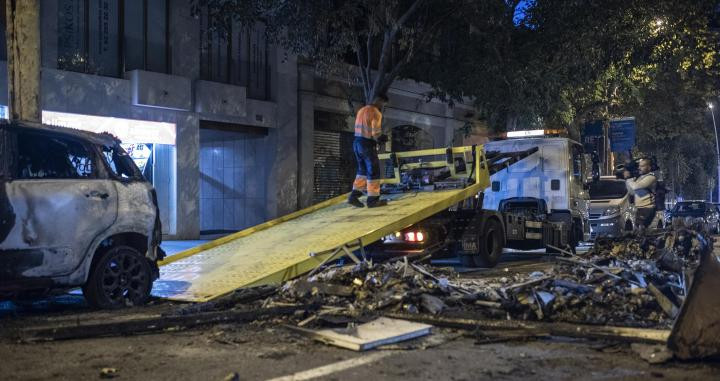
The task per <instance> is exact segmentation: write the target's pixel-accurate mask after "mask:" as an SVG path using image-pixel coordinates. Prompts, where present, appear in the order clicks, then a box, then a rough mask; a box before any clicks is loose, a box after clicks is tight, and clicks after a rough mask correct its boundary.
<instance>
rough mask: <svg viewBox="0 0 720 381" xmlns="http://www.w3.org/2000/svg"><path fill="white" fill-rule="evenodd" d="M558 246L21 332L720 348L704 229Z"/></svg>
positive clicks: (356, 267) (651, 355) (680, 352)
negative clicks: (490, 268)
mask: <svg viewBox="0 0 720 381" xmlns="http://www.w3.org/2000/svg"><path fill="white" fill-rule="evenodd" d="M556 251H558V252H560V253H561V255H559V256H549V257H546V258H545V259H544V261H541V262H542V264H541V266H539V267H535V268H533V269H532V270H529V271H520V272H513V271H510V270H509V269H505V271H502V270H500V271H495V272H494V273H489V274H484V275H483V276H482V277H468V276H466V275H464V276H463V277H460V275H459V274H458V273H457V272H456V271H455V270H454V269H452V268H444V267H432V266H430V265H427V264H421V263H420V261H417V260H416V261H413V260H410V259H408V258H407V257H398V258H394V259H391V260H388V261H386V262H383V263H373V262H372V261H360V262H359V263H352V264H350V265H327V266H326V267H324V268H321V269H318V270H317V271H313V272H312V273H310V274H309V275H306V276H303V277H300V278H296V279H294V280H291V281H288V282H285V283H284V284H282V285H280V286H261V287H255V288H247V289H239V290H237V291H235V292H233V293H230V294H228V295H226V296H223V297H221V298H218V299H216V300H214V301H210V302H206V303H196V304H189V305H183V306H181V307H178V308H175V309H174V310H173V311H171V312H170V313H165V314H163V315H162V316H157V317H152V318H144V319H133V320H129V321H121V322H116V321H109V322H106V323H105V322H103V323H99V324H93V325H82V324H80V325H73V326H63V327H51V328H41V329H32V330H25V331H24V332H23V335H22V336H23V339H25V340H30V341H33V340H62V339H71V338H87V337H98V336H112V335H125V334H137V333H145V332H157V331H162V330H180V329H188V328H192V327H197V326H202V325H211V324H236V323H242V322H251V321H261V322H262V324H272V325H279V326H284V327H287V328H290V329H291V330H292V331H294V332H300V333H301V334H303V335H306V336H310V337H313V338H315V339H318V340H321V341H323V342H326V343H330V344H333V345H337V346H341V347H344V348H350V349H353V350H367V349H370V348H374V347H382V346H383V345H385V346H386V345H388V343H395V342H397V341H402V340H407V339H409V338H413V337H417V336H422V335H427V334H428V333H429V331H430V327H431V326H430V325H427V324H431V325H432V326H437V327H444V328H451V329H461V330H464V331H471V332H473V333H474V337H475V339H476V343H477V344H479V345H482V344H488V343H494V342H504V341H517V340H531V339H538V338H543V337H549V336H566V337H576V338H595V339H602V340H610V341H614V342H622V341H625V342H632V343H647V344H654V345H658V344H661V346H662V347H663V348H665V347H667V348H669V349H670V350H671V351H672V352H669V351H660V350H658V349H657V348H654V347H653V348H650V347H641V346H636V347H635V350H636V351H637V352H638V353H640V355H641V356H642V357H643V358H646V359H647V360H648V361H650V362H653V363H655V362H660V361H666V360H667V359H666V358H665V357H667V353H665V352H668V353H671V354H672V355H674V356H675V357H677V358H679V359H691V358H704V357H709V356H714V355H717V354H719V353H720V347H719V345H718V343H719V342H720V332H718V331H719V330H720V328H718V327H720V325H719V324H717V320H718V316H720V310H719V308H720V306H719V305H718V303H717V302H716V298H715V294H714V293H715V292H716V290H718V289H720V277H718V276H717V274H720V262H718V258H717V257H716V256H715V255H714V254H713V253H712V241H711V239H710V238H709V236H707V235H704V234H703V233H698V232H696V231H692V230H688V229H678V230H672V231H663V232H655V233H650V232H645V233H644V234H639V235H627V236H624V237H620V238H613V239H609V238H599V239H598V240H597V241H596V243H595V246H594V247H592V248H591V249H590V250H589V251H588V252H587V253H584V254H580V255H578V254H574V253H572V252H569V251H566V250H562V249H559V248H558V249H557V250H556ZM698 267H699V269H698ZM392 319H400V320H392ZM391 323H392V324H391ZM417 323H423V325H422V328H419V327H417V326H415V324H417ZM405 328H407V329H408V330H404V329H405ZM410 328H412V329H410ZM415 328H417V329H418V330H415ZM671 329H672V331H671ZM426 341H427V340H426ZM430 341H432V340H429V341H428V342H430ZM436 341H437V342H442V340H436ZM395 345H398V344H395ZM423 345H424V344H418V345H416V347H423ZM648 348H650V349H648Z"/></svg>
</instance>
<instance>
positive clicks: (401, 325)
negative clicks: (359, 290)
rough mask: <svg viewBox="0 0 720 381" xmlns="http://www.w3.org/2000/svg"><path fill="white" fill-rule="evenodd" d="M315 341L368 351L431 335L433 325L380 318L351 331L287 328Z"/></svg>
mask: <svg viewBox="0 0 720 381" xmlns="http://www.w3.org/2000/svg"><path fill="white" fill-rule="evenodd" d="M286 327H288V328H290V329H292V330H295V331H298V332H300V333H302V334H304V335H306V336H309V337H312V338H313V339H315V340H318V341H322V342H324V343H327V344H331V345H335V346H338V347H341V348H347V349H351V350H354V351H366V350H368V349H372V348H375V347H378V346H381V345H387V344H393V343H398V342H401V341H405V340H410V339H414V338H416V337H421V336H425V335H428V334H430V330H431V329H432V326H431V325H427V324H419V323H414V322H410V321H407V320H400V319H390V318H386V317H380V318H378V319H375V320H373V321H371V322H368V323H365V324H360V325H358V326H356V327H353V328H350V329H347V328H346V329H321V330H311V329H306V328H300V327H296V326H290V325H288V326H286Z"/></svg>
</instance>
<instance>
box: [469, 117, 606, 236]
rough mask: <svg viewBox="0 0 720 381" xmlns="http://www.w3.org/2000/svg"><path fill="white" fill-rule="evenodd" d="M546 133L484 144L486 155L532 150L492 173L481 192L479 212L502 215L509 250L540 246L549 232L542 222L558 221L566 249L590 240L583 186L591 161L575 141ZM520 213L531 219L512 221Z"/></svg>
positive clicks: (522, 134) (589, 175)
mask: <svg viewBox="0 0 720 381" xmlns="http://www.w3.org/2000/svg"><path fill="white" fill-rule="evenodd" d="M549 134H555V131H544V130H537V131H517V132H515V133H512V132H510V133H508V139H507V140H499V141H492V142H489V143H486V144H485V150H486V152H494V151H498V152H515V151H522V150H525V149H528V148H530V147H538V151H537V152H536V153H534V154H533V155H530V156H528V157H526V158H525V159H523V160H521V161H519V162H518V163H516V164H514V165H512V166H509V167H508V168H506V169H504V170H502V171H499V172H497V173H495V174H493V175H492V176H491V177H490V187H488V188H487V189H485V192H484V194H485V199H484V203H483V208H484V209H489V210H496V211H498V212H500V213H503V214H504V215H505V216H506V217H505V218H506V224H507V225H508V226H507V229H508V242H507V247H509V248H513V249H519V250H531V249H541V248H544V247H545V243H546V242H547V237H545V236H546V235H547V234H549V233H548V231H547V229H546V228H544V227H543V225H542V223H541V222H542V221H548V222H554V223H562V224H563V225H564V229H561V230H562V231H564V232H563V234H567V241H568V242H569V243H570V245H571V246H572V245H577V244H579V243H580V242H582V241H587V240H589V239H590V225H589V223H588V199H589V196H588V191H587V187H588V184H589V182H591V179H592V177H593V176H592V159H591V157H590V155H587V154H585V153H584V152H583V148H582V146H581V145H580V143H578V142H576V141H573V140H571V139H568V138H566V137H547V135H549ZM523 215H524V216H526V217H528V218H530V219H532V220H535V221H518V216H523ZM513 229H515V230H517V232H516V234H513ZM573 247H574V246H573Z"/></svg>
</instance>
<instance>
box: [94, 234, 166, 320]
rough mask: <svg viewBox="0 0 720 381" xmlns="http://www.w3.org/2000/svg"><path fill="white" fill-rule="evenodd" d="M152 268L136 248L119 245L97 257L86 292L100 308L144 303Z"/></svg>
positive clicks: (150, 284) (148, 292) (148, 294)
mask: <svg viewBox="0 0 720 381" xmlns="http://www.w3.org/2000/svg"><path fill="white" fill-rule="evenodd" d="M151 288H152V268H151V266H150V262H148V260H147V259H146V258H145V257H144V256H143V255H142V254H140V252H139V251H137V250H136V249H134V248H132V247H129V246H116V247H113V248H111V249H110V250H108V251H105V252H103V253H102V254H100V257H98V258H96V260H95V261H94V264H93V266H92V268H91V269H90V276H89V277H88V281H87V283H86V284H85V286H83V295H85V299H87V301H88V303H89V304H90V305H92V306H93V307H98V308H121V307H125V306H134V305H141V304H145V303H146V302H147V301H148V299H150V290H151Z"/></svg>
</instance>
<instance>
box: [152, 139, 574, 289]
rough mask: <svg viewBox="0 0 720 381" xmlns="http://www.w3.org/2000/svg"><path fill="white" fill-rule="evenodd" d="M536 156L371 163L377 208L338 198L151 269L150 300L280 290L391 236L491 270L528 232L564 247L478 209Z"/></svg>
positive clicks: (560, 235) (413, 155)
mask: <svg viewBox="0 0 720 381" xmlns="http://www.w3.org/2000/svg"><path fill="white" fill-rule="evenodd" d="M536 152H537V148H536V147H530V148H528V149H526V150H523V151H518V152H494V151H492V152H491V151H488V152H486V151H485V149H484V148H483V146H465V147H450V148H440V149H431V150H421V151H411V152H397V153H388V154H383V155H380V159H381V160H382V161H383V162H384V163H385V164H386V165H387V168H388V172H389V173H390V174H391V176H388V177H387V178H385V179H383V180H382V181H381V183H382V187H383V193H385V195H384V196H383V197H385V198H387V199H388V200H389V204H388V205H387V206H385V207H382V208H363V209H357V208H354V207H351V206H350V205H348V204H347V203H346V202H345V201H346V200H347V195H343V196H339V197H336V198H333V199H330V200H326V201H324V202H322V203H320V204H317V205H314V206H312V207H310V208H307V209H304V210H301V211H298V212H295V213H292V214H290V215H287V216H283V217H281V218H278V219H276V220H272V221H268V222H266V223H264V224H261V225H258V226H255V227H252V228H250V229H246V230H243V231H241V232H238V233H235V234H232V235H229V236H226V237H223V238H221V239H219V240H216V241H213V242H209V243H207V244H204V245H201V246H198V247H197V248H194V249H190V250H188V251H185V252H182V253H179V254H176V255H174V256H172V257H169V258H167V259H165V260H164V261H163V262H161V263H160V265H161V269H160V273H161V274H160V280H159V281H157V282H156V283H155V286H154V288H153V294H154V295H156V296H161V297H167V298H170V299H174V300H184V301H206V300H210V299H213V298H216V297H218V296H221V295H224V294H226V293H229V292H231V291H233V290H235V289H237V288H240V287H246V286H256V285H262V284H270V283H280V282H282V281H285V280H288V279H291V278H293V277H296V276H299V275H301V274H303V273H306V272H308V271H311V270H313V269H315V268H316V267H318V266H321V265H323V264H325V263H329V262H330V261H333V260H335V259H338V258H339V257H342V256H345V257H349V258H351V259H352V260H356V261H359V260H360V258H361V257H364V256H367V255H368V254H369V253H368V252H367V251H368V250H369V251H374V250H375V249H377V248H378V246H377V245H373V244H375V243H376V242H380V244H381V245H383V246H386V247H387V248H390V246H392V242H390V239H391V237H397V236H398V234H400V236H401V237H407V238H408V241H412V240H413V239H414V240H415V242H405V244H411V245H413V244H415V245H416V246H417V248H416V249H418V250H420V251H422V252H424V253H427V254H434V253H437V252H440V251H443V252H448V253H452V254H453V255H458V256H459V257H460V258H461V259H462V260H463V262H464V263H465V264H467V265H469V266H493V265H495V264H496V263H497V261H498V260H499V258H500V256H501V254H502V249H503V247H504V246H505V242H506V240H507V239H508V238H509V239H513V238H514V237H519V236H520V235H528V234H532V232H531V231H530V230H532V229H535V230H537V229H539V230H540V231H542V232H544V233H547V234H543V240H544V243H545V244H548V245H553V246H556V247H566V246H567V243H568V240H567V234H566V232H565V233H564V230H563V229H564V225H563V224H562V223H555V222H552V221H547V220H540V219H534V218H532V217H529V216H526V215H521V214H513V213H500V212H498V211H493V210H487V209H483V191H484V189H485V188H487V187H488V186H489V185H490V176H491V175H492V174H494V173H497V172H499V171H502V170H505V169H507V168H508V167H511V166H512V165H515V164H517V163H518V162H519V161H521V160H523V159H525V158H527V157H529V156H531V155H533V154H535V153H536ZM406 248H407V247H406Z"/></svg>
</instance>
